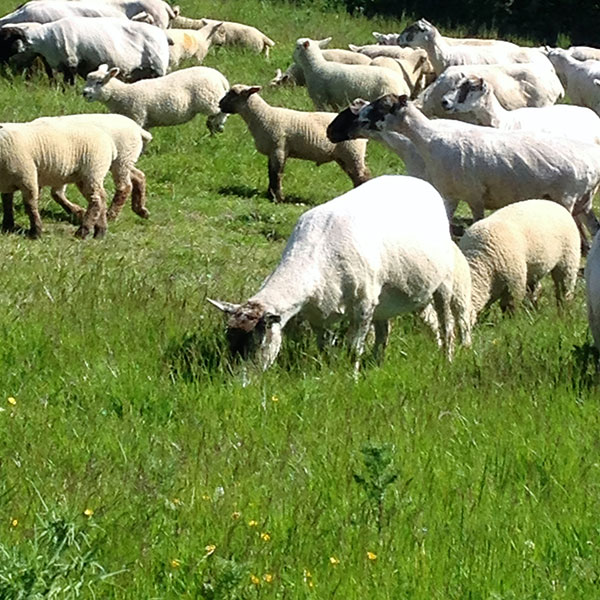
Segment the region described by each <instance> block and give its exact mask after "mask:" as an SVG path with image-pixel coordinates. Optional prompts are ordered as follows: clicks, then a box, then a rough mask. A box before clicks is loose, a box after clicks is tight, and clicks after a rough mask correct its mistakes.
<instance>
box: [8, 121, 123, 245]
mask: <svg viewBox="0 0 600 600" xmlns="http://www.w3.org/2000/svg"><path fill="white" fill-rule="evenodd" d="M116 156H117V149H116V146H115V143H114V141H113V139H112V138H111V137H110V136H109V135H108V134H107V133H105V132H104V131H103V130H102V129H100V128H99V127H96V126H95V125H91V124H86V125H85V126H81V127H79V126H74V125H73V124H68V125H67V124H64V123H58V122H53V123H49V122H41V123H18V124H17V123H11V124H8V125H6V126H2V127H0V193H1V194H2V207H3V213H4V214H3V219H2V229H3V230H4V231H11V230H13V229H14V215H13V195H14V192H16V191H20V192H21V193H22V195H23V204H24V205H25V210H26V212H27V215H28V216H29V222H30V229H29V235H30V237H32V238H37V237H39V236H40V235H41V233H42V220H41V218H40V213H39V209H38V197H39V190H40V189H41V188H42V187H45V186H50V187H52V188H60V187H62V186H63V185H65V184H67V183H76V184H77V186H78V188H79V189H80V191H81V193H82V194H83V195H84V197H85V198H86V199H87V201H88V208H87V210H86V212H85V214H84V216H83V219H82V223H81V226H80V227H79V229H78V230H77V232H76V234H75V235H77V236H78V237H81V238H84V237H86V236H87V234H88V233H89V232H90V230H91V229H92V228H93V229H94V237H101V236H103V235H104V234H105V232H106V195H105V192H104V177H105V176H106V174H107V173H108V170H109V169H110V167H111V165H112V164H113V162H114V160H115V158H116Z"/></svg>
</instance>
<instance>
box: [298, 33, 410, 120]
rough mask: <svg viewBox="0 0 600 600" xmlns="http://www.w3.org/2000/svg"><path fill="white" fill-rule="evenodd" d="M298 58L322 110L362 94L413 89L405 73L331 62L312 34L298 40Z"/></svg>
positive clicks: (374, 95)
mask: <svg viewBox="0 0 600 600" xmlns="http://www.w3.org/2000/svg"><path fill="white" fill-rule="evenodd" d="M294 60H295V61H296V62H297V63H298V64H300V66H301V67H302V70H303V71H304V77H305V78H306V87H307V90H308V95H309V96H310V98H311V100H312V101H313V103H314V105H315V106H316V108H317V109H318V110H323V109H325V108H326V107H328V106H331V107H333V108H336V109H339V108H341V107H342V106H345V105H347V104H348V102H350V101H352V100H354V98H358V97H362V98H366V99H367V100H374V99H375V98H378V97H379V96H381V95H383V94H387V93H399V94H409V93H410V89H409V88H408V86H407V85H406V82H405V81H404V78H403V77H402V76H401V75H399V74H396V73H394V72H392V71H390V70H389V69H384V68H383V67H371V66H368V65H343V64H339V63H332V62H329V61H327V60H325V59H324V58H323V54H322V51H321V49H320V48H319V45H318V42H315V41H314V40H310V39H308V38H300V39H299V40H298V41H297V42H296V49H295V50H294Z"/></svg>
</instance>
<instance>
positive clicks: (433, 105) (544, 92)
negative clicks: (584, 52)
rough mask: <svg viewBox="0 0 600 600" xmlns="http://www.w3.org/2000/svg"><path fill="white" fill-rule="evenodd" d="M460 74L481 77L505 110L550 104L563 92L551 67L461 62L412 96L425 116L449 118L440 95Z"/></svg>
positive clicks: (444, 92) (449, 88)
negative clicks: (467, 63)
mask: <svg viewBox="0 0 600 600" xmlns="http://www.w3.org/2000/svg"><path fill="white" fill-rule="evenodd" d="M464 77H483V78H484V79H485V80H486V81H487V82H488V83H489V85H490V86H491V87H492V88H493V90H494V93H495V94H496V97H497V98H498V101H499V102H500V104H501V105H502V106H503V107H504V108H505V109H507V110H515V109H517V108H523V107H525V106H551V105H552V104H554V103H555V102H556V101H557V100H558V99H559V98H562V96H563V95H564V90H563V87H562V85H561V83H560V80H559V79H558V77H557V75H556V73H555V72H554V69H552V68H550V69H544V68H541V67H540V66H539V65H529V64H515V65H462V66H456V67H448V68H447V69H446V70H445V71H444V72H443V73H442V74H441V75H440V76H439V77H438V78H437V79H436V80H435V82H434V83H433V84H432V85H430V86H429V87H428V88H427V89H426V90H425V91H424V92H422V93H421V94H420V95H419V97H418V98H417V99H416V100H415V103H416V105H417V106H418V107H419V108H420V109H421V110H422V111H423V113H425V114H426V115H427V116H428V117H441V118H446V119H447V118H450V117H452V115H449V114H448V113H447V112H446V111H445V110H444V108H443V106H442V98H443V97H444V95H445V94H447V93H448V92H450V91H451V90H453V89H456V86H457V84H458V82H459V81H461V80H462V79H463V78H464Z"/></svg>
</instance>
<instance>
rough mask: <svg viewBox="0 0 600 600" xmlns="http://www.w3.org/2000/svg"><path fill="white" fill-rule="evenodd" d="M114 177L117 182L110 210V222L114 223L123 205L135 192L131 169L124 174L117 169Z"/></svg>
mask: <svg viewBox="0 0 600 600" xmlns="http://www.w3.org/2000/svg"><path fill="white" fill-rule="evenodd" d="M112 175H113V181H114V182H115V194H114V196H113V199H112V202H111V203H110V208H109V209H108V219H109V220H110V221H114V220H115V219H116V218H117V217H118V216H119V213H120V212H121V210H122V208H123V205H124V204H125V202H126V201H127V198H128V197H129V194H130V193H131V191H132V190H133V184H132V182H131V175H130V171H129V168H127V169H126V170H125V171H124V172H123V171H119V170H118V169H117V170H116V171H115V172H113V174H112Z"/></svg>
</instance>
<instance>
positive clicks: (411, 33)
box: [396, 19, 436, 48]
mask: <svg viewBox="0 0 600 600" xmlns="http://www.w3.org/2000/svg"><path fill="white" fill-rule="evenodd" d="M435 32H436V29H435V27H434V26H433V25H432V24H431V23H430V22H429V21H426V20H425V19H419V20H418V21H417V22H416V23H413V24H412V25H409V26H408V27H407V28H406V29H405V30H404V31H403V32H402V33H401V34H399V35H398V37H397V41H396V43H397V44H398V46H410V47H411V48H420V47H422V46H424V45H426V44H427V43H428V42H429V41H431V40H432V39H433V38H434V36H435Z"/></svg>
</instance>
